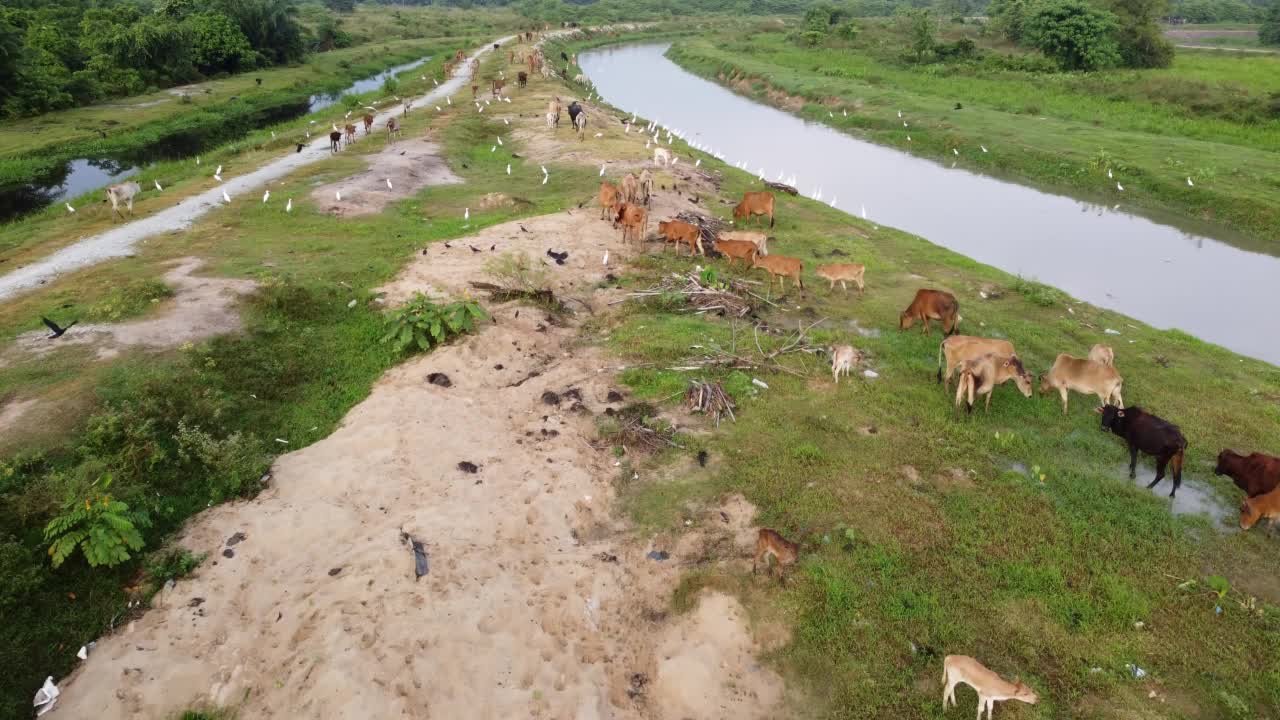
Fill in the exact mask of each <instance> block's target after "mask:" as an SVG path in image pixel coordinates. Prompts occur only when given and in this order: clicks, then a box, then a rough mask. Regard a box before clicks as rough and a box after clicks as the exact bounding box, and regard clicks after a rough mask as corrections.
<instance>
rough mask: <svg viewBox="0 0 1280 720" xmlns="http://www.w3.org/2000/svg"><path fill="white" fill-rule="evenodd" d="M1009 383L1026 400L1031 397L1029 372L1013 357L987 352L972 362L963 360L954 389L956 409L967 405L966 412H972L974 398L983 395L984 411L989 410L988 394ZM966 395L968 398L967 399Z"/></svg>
mask: <svg viewBox="0 0 1280 720" xmlns="http://www.w3.org/2000/svg"><path fill="white" fill-rule="evenodd" d="M1010 380H1012V381H1013V382H1014V384H1015V385H1017V386H1018V390H1020V391H1022V394H1023V395H1025V396H1026V397H1031V373H1029V372H1027V369H1026V368H1024V367H1023V366H1022V361H1021V360H1019V359H1018V356H1016V355H995V354H992V353H987V354H986V355H983V356H981V357H977V358H974V359H972V360H966V361H965V362H964V364H963V365H961V366H960V381H959V383H958V384H957V386H956V407H957V408H958V407H960V403H961V402H965V401H966V399H967V403H966V411H967V412H973V400H974V395H975V394H976V395H986V396H987V402H986V408H985V410H986V411H990V410H991V393H992V391H994V390H995V389H996V386H997V385H1002V384H1004V383H1006V382H1008V381H1010ZM966 394H967V395H968V397H967V398H966V397H965V396H966Z"/></svg>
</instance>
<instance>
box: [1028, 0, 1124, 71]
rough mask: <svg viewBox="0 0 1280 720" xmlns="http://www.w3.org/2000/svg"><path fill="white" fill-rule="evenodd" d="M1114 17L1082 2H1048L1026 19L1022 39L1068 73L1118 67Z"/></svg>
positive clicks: (1061, 0) (1050, 0) (1118, 53)
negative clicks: (1068, 71)
mask: <svg viewBox="0 0 1280 720" xmlns="http://www.w3.org/2000/svg"><path fill="white" fill-rule="evenodd" d="M1116 29H1117V22H1116V16H1115V15H1113V14H1111V13H1109V12H1107V11H1106V10H1100V9H1098V8H1096V7H1094V6H1092V5H1090V4H1088V3H1086V2H1084V0H1048V1H1046V2H1044V3H1041V4H1040V5H1037V6H1036V7H1035V9H1034V10H1032V11H1031V13H1030V15H1028V17H1027V21H1026V26H1025V28H1024V40H1025V42H1026V43H1027V45H1029V46H1031V47H1033V48H1036V49H1037V50H1039V51H1040V52H1042V53H1044V54H1045V55H1046V56H1048V57H1051V58H1053V59H1054V60H1057V61H1058V63H1059V64H1060V65H1061V66H1062V67H1063V68H1065V69H1067V70H1098V69H1101V68H1108V67H1113V66H1115V65H1117V64H1118V63H1119V62H1120V50H1119V47H1118V46H1117V44H1116V40H1115V37H1114V34H1115V31H1116Z"/></svg>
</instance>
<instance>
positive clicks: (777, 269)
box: [751, 252, 804, 295]
mask: <svg viewBox="0 0 1280 720" xmlns="http://www.w3.org/2000/svg"><path fill="white" fill-rule="evenodd" d="M751 267H752V269H755V268H761V269H763V270H764V271H765V272H767V273H769V290H773V281H774V279H775V278H776V279H777V280H778V284H779V286H780V287H781V288H782V292H784V293H785V292H786V291H787V278H791V279H792V280H793V281H794V282H795V284H796V287H798V288H800V294H801V295H804V281H803V280H801V279H800V272H801V271H803V270H804V263H802V262H800V259H799V258H793V257H787V256H786V255H767V256H761V255H760V254H759V253H758V252H757V253H756V256H755V260H753V261H752V262H751Z"/></svg>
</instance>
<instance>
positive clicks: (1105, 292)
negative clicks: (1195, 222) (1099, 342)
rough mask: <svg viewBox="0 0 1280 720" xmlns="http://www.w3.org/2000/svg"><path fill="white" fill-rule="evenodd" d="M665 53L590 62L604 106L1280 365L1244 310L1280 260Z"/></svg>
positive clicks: (1009, 266)
mask: <svg viewBox="0 0 1280 720" xmlns="http://www.w3.org/2000/svg"><path fill="white" fill-rule="evenodd" d="M667 47H669V45H667V44H664V43H655V44H639V45H626V46H615V47H608V48H603V49H600V50H594V51H591V52H588V53H583V54H581V55H580V56H579V63H580V64H581V66H582V69H583V71H584V72H585V73H586V74H587V75H588V76H589V77H590V78H591V80H592V82H593V83H595V86H596V88H597V90H598V91H599V92H600V94H601V96H602V97H603V98H604V99H605V100H607V101H608V102H610V103H611V104H613V105H615V106H617V107H619V108H622V109H625V110H626V111H628V112H635V113H638V114H639V115H641V116H643V117H647V118H650V119H653V120H657V121H658V122H660V123H662V124H664V125H667V126H669V127H672V128H676V129H678V130H679V131H681V132H682V133H683V134H684V136H685V138H686V139H687V140H688V141H690V142H697V143H700V144H701V145H702V146H706V147H708V148H710V149H712V150H714V151H716V152H718V153H720V154H722V155H723V156H724V159H725V160H726V161H728V162H729V163H737V162H739V161H746V162H747V166H748V167H749V168H750V170H751V171H752V172H760V171H761V170H763V174H764V176H765V177H766V178H768V179H770V180H775V179H777V178H778V176H779V174H781V175H782V177H783V178H784V179H789V178H791V177H792V176H794V177H795V181H796V182H795V184H796V185H797V186H798V187H799V189H800V191H801V192H802V193H804V194H805V195H810V196H812V195H814V194H815V191H817V190H818V189H819V188H820V189H821V192H822V198H823V200H824V201H827V202H834V203H835V205H836V207H838V208H840V209H842V210H845V211H846V212H850V213H855V214H859V215H861V214H863V212H864V209H865V214H866V217H868V218H869V219H870V220H872V221H874V222H881V223H884V224H886V225H890V226H893V227H896V228H901V229H903V230H907V231H909V232H912V233H915V234H917V235H920V236H921V237H924V238H926V239H928V240H929V241H931V242H934V243H937V244H939V245H942V246H945V247H947V248H950V249H952V250H955V251H956V252H959V253H962V254H964V255H967V256H969V257H971V258H973V259H975V260H978V261H980V262H983V263H987V264H990V265H994V266H996V267H999V268H1001V269H1003V270H1006V271H1008V272H1011V273H1016V274H1020V275H1023V276H1025V277H1028V278H1034V279H1036V280H1039V281H1041V282H1044V283H1047V284H1049V285H1053V286H1055V287H1058V288H1061V289H1063V290H1065V291H1067V292H1068V293H1070V294H1071V295H1073V296H1075V297H1077V298H1080V299H1082V300H1085V301H1088V302H1090V303H1093V304H1095V305H1098V306H1101V307H1106V308H1110V309H1113V310H1117V311H1119V312H1122V313H1125V314H1127V315H1130V316H1132V317H1135V318H1138V319H1139V320H1142V321H1144V322H1146V323H1149V324H1151V325H1153V326H1156V327H1160V328H1178V329H1180V330H1183V331H1185V332H1187V333H1190V334H1192V335H1195V336H1196V337H1199V338H1201V339H1203V340H1207V341H1209V342H1213V343H1217V344H1219V345H1223V346H1225V347H1227V348H1230V349H1231V350H1234V351H1236V352H1239V353H1242V354H1245V355H1250V356H1253V357H1256V358H1261V359H1263V360H1266V361H1268V362H1271V363H1275V364H1280V333H1274V332H1270V333H1266V332H1259V326H1258V320H1257V318H1256V316H1254V315H1253V314H1251V313H1241V312H1239V308H1241V307H1258V306H1259V305H1265V304H1269V303H1267V298H1269V296H1270V292H1269V290H1270V287H1271V286H1273V285H1274V283H1275V281H1276V279H1277V278H1280V258H1276V257H1273V256H1270V255H1264V254H1259V253H1253V252H1248V251H1246V250H1242V249H1240V248H1237V247H1234V246H1232V245H1230V244H1227V243H1226V242H1222V241H1220V240H1216V239H1214V238H1212V237H1207V236H1204V235H1199V234H1195V233H1193V232H1189V231H1184V230H1181V229H1178V228H1176V227H1173V226H1172V225H1168V224H1163V223H1162V222H1156V221H1153V220H1151V219H1149V218H1147V217H1142V216H1139V215H1136V214H1131V213H1129V212H1126V207H1125V205H1124V204H1123V199H1122V197H1117V198H1116V199H1112V200H1109V202H1110V203H1116V202H1119V203H1121V204H1120V206H1119V208H1118V209H1112V207H1111V206H1110V205H1100V204H1096V203H1091V202H1086V201H1083V200H1079V199H1075V198H1071V197H1067V196H1063V195H1055V194H1052V193H1047V192H1043V191H1040V190H1037V189H1033V188H1030V187H1026V186H1023V185H1019V184H1017V183H1013V182H1008V181H1005V180H1000V179H996V178H992V177H989V176H985V175H980V174H976V173H974V172H970V171H968V170H965V169H963V168H962V167H955V168H953V167H951V166H950V163H947V164H939V163H937V162H934V161H932V160H925V159H922V158H917V157H913V156H911V155H908V154H905V153H902V152H899V151H897V150H894V149H891V148H887V147H883V146H880V145H876V144H873V143H869V142H865V141H862V140H858V139H856V138H854V137H852V136H849V135H845V134H843V133H840V132H837V131H835V130H832V129H830V128H828V127H826V126H824V125H820V124H816V123H810V122H806V121H804V120H801V119H800V118H797V117H795V116H793V115H790V114H787V113H785V112H782V111H780V110H776V109H774V108H771V107H768V106H765V105H761V104H758V103H755V102H753V101H751V100H748V99H746V98H743V97H740V96H738V95H735V94H733V93H732V92H730V91H729V90H726V89H724V88H722V87H720V86H719V85H716V84H715V83H712V82H709V81H707V80H703V79H702V78H699V77H697V76H695V75H693V74H691V73H689V72H686V71H685V70H683V69H681V68H680V67H679V66H677V65H676V64H675V63H673V62H671V61H670V60H667V59H666V58H665V57H663V53H664V52H665V51H666V49H667ZM1028 122H1034V121H1033V120H1028ZM989 150H991V151H992V152H1001V149H1000V148H999V147H991V148H989ZM975 151H977V149H976V148H975ZM1113 194H1116V195H1120V193H1113ZM1116 329H1118V330H1120V331H1121V332H1122V333H1123V332H1124V328H1123V327H1120V328H1116ZM1113 342H1116V343H1123V342H1124V337H1123V334H1122V335H1121V336H1120V337H1118V338H1115V339H1114V340H1113Z"/></svg>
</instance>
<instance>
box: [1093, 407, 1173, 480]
mask: <svg viewBox="0 0 1280 720" xmlns="http://www.w3.org/2000/svg"><path fill="white" fill-rule="evenodd" d="M1098 412H1099V413H1101V414H1102V431H1103V432H1107V431H1108V430H1109V431H1111V432H1112V433H1114V434H1116V435H1119V436H1120V437H1122V438H1124V440H1125V442H1126V443H1128V445H1129V479H1131V480H1132V479H1133V478H1135V477H1137V476H1138V473H1137V467H1138V451H1139V450H1141V451H1142V452H1144V453H1146V454H1148V455H1151V456H1153V457H1155V459H1156V479H1155V480H1152V481H1151V482H1150V483H1149V484H1148V485H1147V488H1148V489H1149V488H1153V487H1155V486H1156V485H1157V484H1158V483H1159V482H1160V481H1161V480H1163V479H1164V469H1165V466H1172V467H1173V490H1170V491H1169V497H1173V496H1174V493H1176V492H1178V486H1180V485H1182V458H1183V456H1184V454H1185V453H1186V450H1187V439H1186V438H1185V437H1183V436H1182V431H1181V430H1179V429H1178V426H1177V425H1174V424H1172V423H1170V422H1166V421H1165V420H1162V419H1160V418H1158V417H1156V416H1155V415H1152V414H1151V413H1149V412H1146V411H1145V410H1143V409H1142V408H1140V407H1138V406H1136V405H1135V406H1134V407H1130V408H1120V407H1116V406H1115V405H1106V406H1103V407H1100V408H1098Z"/></svg>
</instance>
